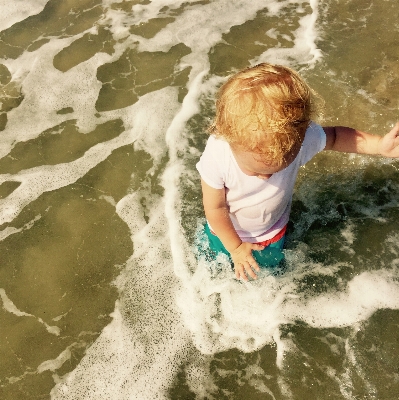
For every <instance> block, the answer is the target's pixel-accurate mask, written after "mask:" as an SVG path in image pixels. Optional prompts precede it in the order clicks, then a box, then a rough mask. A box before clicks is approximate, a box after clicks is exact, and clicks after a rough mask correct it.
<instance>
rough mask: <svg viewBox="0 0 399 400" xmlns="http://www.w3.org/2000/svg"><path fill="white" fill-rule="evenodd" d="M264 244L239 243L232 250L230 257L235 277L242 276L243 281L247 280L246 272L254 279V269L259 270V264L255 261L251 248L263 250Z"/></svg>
mask: <svg viewBox="0 0 399 400" xmlns="http://www.w3.org/2000/svg"><path fill="white" fill-rule="evenodd" d="M264 248H265V246H262V245H261V244H254V243H245V242H243V243H241V244H240V245H239V246H238V247H237V248H236V249H235V250H234V251H232V252H231V253H230V254H231V258H232V259H233V263H234V272H235V275H236V278H237V279H240V278H242V279H243V280H244V281H247V280H248V277H247V274H248V275H249V276H250V277H251V278H252V279H256V274H255V272H254V270H255V271H259V270H260V268H259V265H258V263H257V262H256V261H255V259H254V257H253V255H252V250H263V249H264Z"/></svg>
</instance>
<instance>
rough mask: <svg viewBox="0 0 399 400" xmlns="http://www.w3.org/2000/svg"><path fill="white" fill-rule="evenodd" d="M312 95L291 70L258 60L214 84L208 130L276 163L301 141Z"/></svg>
mask: <svg viewBox="0 0 399 400" xmlns="http://www.w3.org/2000/svg"><path fill="white" fill-rule="evenodd" d="M316 97H317V94H316V93H315V92H314V91H313V90H312V89H311V88H310V87H309V86H308V85H307V84H306V83H305V81H304V80H303V79H302V78H301V77H300V76H299V75H298V74H297V73H296V72H295V71H293V70H292V69H290V68H287V67H283V66H281V65H272V64H266V63H262V64H258V65H255V66H253V67H249V68H246V69H244V70H242V71H240V72H238V73H237V74H235V75H233V76H232V77H230V78H229V80H228V81H227V82H226V83H225V84H224V85H223V86H222V87H221V88H220V90H219V95H218V99H217V102H216V116H215V119H214V122H213V123H212V125H211V126H210V128H209V132H210V133H211V134H214V135H215V136H217V137H220V138H222V139H224V140H226V141H227V142H228V143H230V145H232V146H239V147H241V148H242V149H243V150H245V151H250V152H254V153H257V154H259V156H260V158H261V159H262V160H265V162H270V161H271V160H272V161H273V162H274V163H277V164H279V165H282V164H284V162H285V159H286V157H287V155H288V154H289V153H290V152H291V151H292V150H293V149H294V148H296V147H297V146H300V145H301V144H302V141H303V138H304V135H305V131H306V129H307V127H308V125H309V123H310V120H311V117H312V116H313V114H314V112H315V100H314V99H315V98H316Z"/></svg>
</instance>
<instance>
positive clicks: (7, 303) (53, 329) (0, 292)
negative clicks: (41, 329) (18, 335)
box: [0, 289, 61, 336]
mask: <svg viewBox="0 0 399 400" xmlns="http://www.w3.org/2000/svg"><path fill="white" fill-rule="evenodd" d="M0 297H1V300H2V301H3V308H4V310H6V311H8V312H9V313H12V314H14V315H16V316H17V317H33V318H35V319H37V320H38V321H39V322H40V323H41V324H42V325H44V326H45V328H46V330H47V332H49V333H51V334H52V335H56V336H59V335H60V333H61V329H60V328H59V327H58V326H50V325H48V324H46V322H44V321H43V320H42V319H41V318H38V317H35V316H34V315H32V314H29V313H26V312H24V311H21V310H19V309H18V308H17V307H16V306H15V304H14V303H13V302H12V301H11V300H10V298H9V297H8V296H7V294H6V291H5V290H4V289H0Z"/></svg>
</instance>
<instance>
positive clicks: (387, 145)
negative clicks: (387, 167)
mask: <svg viewBox="0 0 399 400" xmlns="http://www.w3.org/2000/svg"><path fill="white" fill-rule="evenodd" d="M379 153H380V154H381V155H383V156H385V157H395V158H396V157H399V122H397V123H396V125H395V126H394V127H393V128H392V129H391V131H390V132H389V133H387V134H386V135H385V136H384V137H382V138H381V140H380V142H379Z"/></svg>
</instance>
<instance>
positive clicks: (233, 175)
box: [196, 122, 326, 242]
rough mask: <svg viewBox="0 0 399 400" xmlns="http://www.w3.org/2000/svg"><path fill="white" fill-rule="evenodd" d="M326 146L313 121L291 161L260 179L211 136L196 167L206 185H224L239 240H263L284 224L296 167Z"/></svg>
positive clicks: (324, 137) (223, 142)
mask: <svg viewBox="0 0 399 400" xmlns="http://www.w3.org/2000/svg"><path fill="white" fill-rule="evenodd" d="M325 146H326V135H325V133H324V130H323V128H322V127H321V126H320V125H317V124H315V123H314V122H312V123H311V124H310V125H309V128H308V129H307V130H306V133H305V139H304V141H303V143H302V146H301V149H300V151H299V153H298V155H297V156H296V158H295V159H294V161H293V162H292V163H291V164H290V165H289V166H288V167H287V168H284V169H283V170H281V171H279V172H276V173H275V174H273V175H272V176H271V177H270V178H269V179H266V180H263V179H260V178H257V177H256V176H249V175H246V174H245V173H244V172H242V171H241V169H240V167H239V166H238V164H237V161H236V159H235V157H234V155H233V153H232V151H231V149H230V145H229V144H228V143H227V142H226V141H224V140H222V139H217V138H216V137H215V136H210V137H209V139H208V142H207V144H206V147H205V150H204V152H203V153H202V156H201V158H200V160H199V162H198V163H197V165H196V167H197V170H198V172H199V173H200V175H201V178H202V179H203V180H204V181H205V182H206V183H207V184H208V185H209V186H211V187H213V188H215V189H223V188H224V187H225V188H226V203H227V206H228V207H229V212H230V218H231V221H232V223H233V225H234V228H235V230H236V231H237V234H238V235H239V236H240V238H241V240H242V241H243V242H262V241H264V240H267V239H271V238H272V237H273V236H275V235H276V234H277V233H279V232H280V231H281V229H283V227H284V226H285V225H286V224H287V222H288V218H289V214H290V210H291V201H292V193H293V191H294V184H295V180H296V177H297V174H298V170H299V167H301V166H302V165H304V164H305V163H307V162H308V161H309V160H310V159H311V158H312V157H313V156H314V155H316V154H317V153H319V152H320V151H322V150H323V149H324V147H325ZM211 228H212V227H211Z"/></svg>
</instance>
